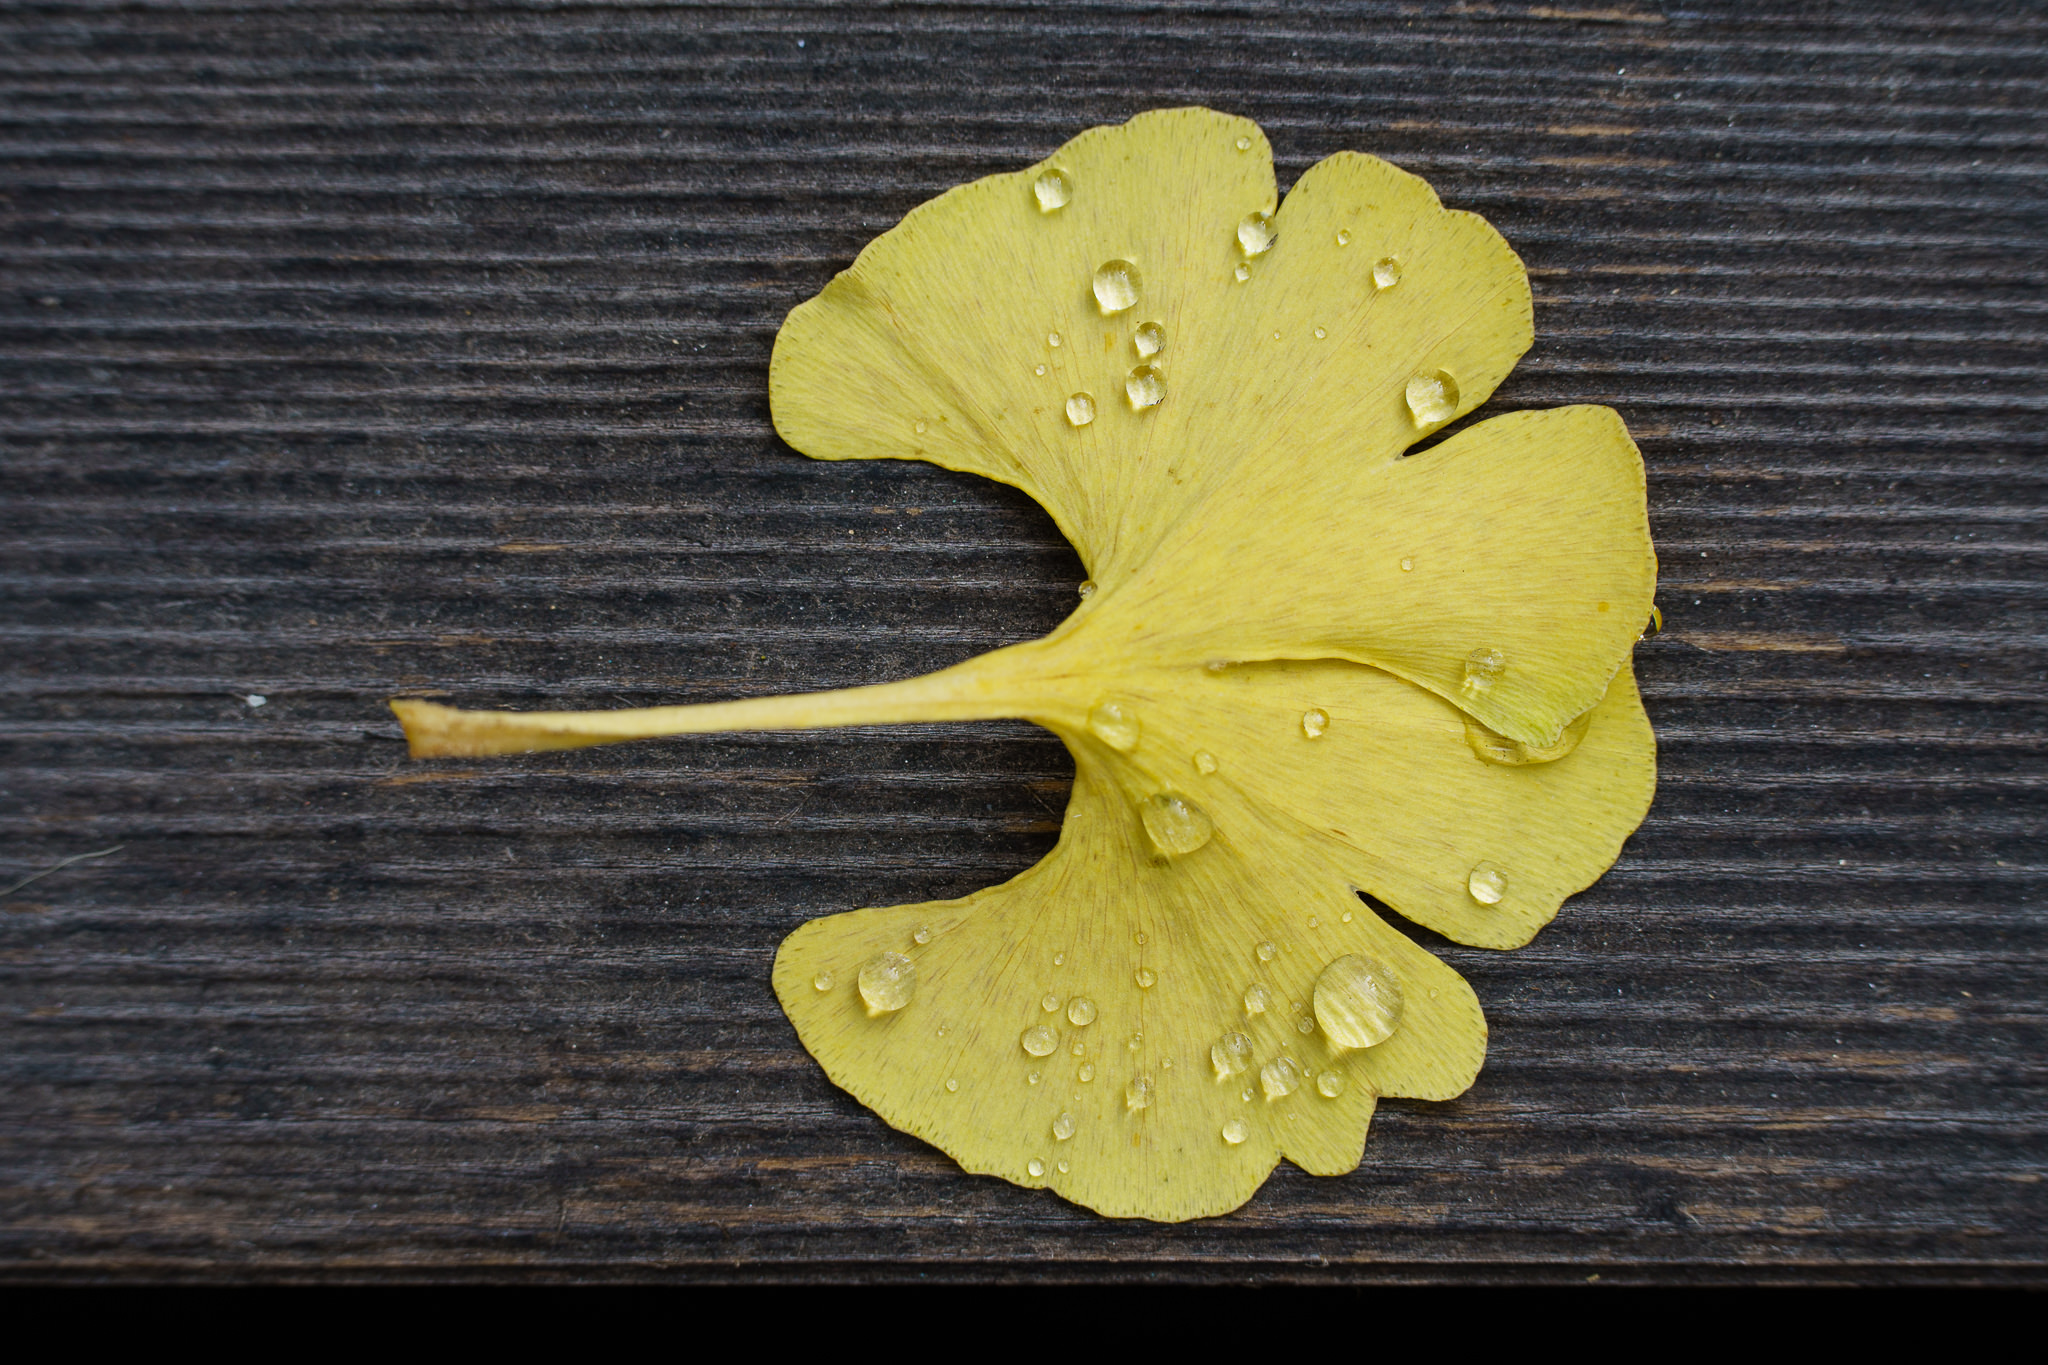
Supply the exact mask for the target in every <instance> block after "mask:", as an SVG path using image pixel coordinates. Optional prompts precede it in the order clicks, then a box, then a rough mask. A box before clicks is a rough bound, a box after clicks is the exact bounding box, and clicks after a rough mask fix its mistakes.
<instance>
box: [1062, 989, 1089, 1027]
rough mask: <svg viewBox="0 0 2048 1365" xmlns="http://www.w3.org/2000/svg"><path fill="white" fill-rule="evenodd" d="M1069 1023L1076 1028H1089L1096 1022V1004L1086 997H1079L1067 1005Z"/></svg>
mask: <svg viewBox="0 0 2048 1365" xmlns="http://www.w3.org/2000/svg"><path fill="white" fill-rule="evenodd" d="M1067 1022H1068V1023H1070V1024H1072V1025H1073V1026H1074V1027H1075V1028H1087V1027H1088V1026H1089V1025H1090V1024H1092V1023H1094V1022H1095V1002H1094V1001H1093V1000H1090V999H1089V998H1088V997H1087V996H1085V995H1077V996H1075V997H1074V998H1073V1000H1072V1001H1071V1002H1070V1003H1069V1004H1068V1005H1067Z"/></svg>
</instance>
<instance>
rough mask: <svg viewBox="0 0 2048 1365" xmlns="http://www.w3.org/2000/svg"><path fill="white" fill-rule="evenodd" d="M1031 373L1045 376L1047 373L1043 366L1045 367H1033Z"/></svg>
mask: <svg viewBox="0 0 2048 1365" xmlns="http://www.w3.org/2000/svg"><path fill="white" fill-rule="evenodd" d="M1031 373H1033V374H1044V373H1045V366H1043V365H1033V366H1032V367H1031Z"/></svg>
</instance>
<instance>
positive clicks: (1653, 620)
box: [1650, 602, 1664, 635]
mask: <svg viewBox="0 0 2048 1365" xmlns="http://www.w3.org/2000/svg"><path fill="white" fill-rule="evenodd" d="M1663 633H1664V609H1663V608H1662V607H1659V606H1658V605H1657V604H1656V603H1655V602H1652V603H1651V604H1650V634H1652V635H1662V634H1663Z"/></svg>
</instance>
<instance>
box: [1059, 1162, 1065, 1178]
mask: <svg viewBox="0 0 2048 1365" xmlns="http://www.w3.org/2000/svg"><path fill="white" fill-rule="evenodd" d="M1059 1171H1060V1174H1061V1175H1065V1174H1066V1173H1067V1163H1066V1162H1065V1161H1064V1160H1062V1161H1061V1162H1060V1165H1059Z"/></svg>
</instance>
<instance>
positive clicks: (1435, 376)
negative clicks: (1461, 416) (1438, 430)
mask: <svg viewBox="0 0 2048 1365" xmlns="http://www.w3.org/2000/svg"><path fill="white" fill-rule="evenodd" d="M1457 412H1458V381H1457V380H1455V379H1453V378H1451V376H1450V372H1449V371H1447V370H1437V371H1435V372H1434V373H1431V374H1418V375H1416V376H1415V377H1414V378H1413V379H1411V380H1409V381H1408V413H1409V415H1410V416H1411V417H1413V418H1414V419H1415V425H1416V426H1418V427H1430V426H1435V425H1436V424H1437V423H1438V422H1448V421H1450V420H1451V418H1452V417H1454V416H1456V415H1457Z"/></svg>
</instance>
